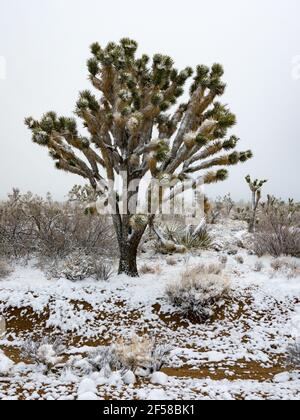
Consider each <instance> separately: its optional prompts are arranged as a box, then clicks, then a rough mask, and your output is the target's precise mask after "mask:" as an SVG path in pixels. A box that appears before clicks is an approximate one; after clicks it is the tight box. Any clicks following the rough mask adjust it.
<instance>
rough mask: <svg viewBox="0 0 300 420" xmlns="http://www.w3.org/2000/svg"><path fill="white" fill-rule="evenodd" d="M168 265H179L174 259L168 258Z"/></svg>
mask: <svg viewBox="0 0 300 420" xmlns="http://www.w3.org/2000/svg"><path fill="white" fill-rule="evenodd" d="M166 263H167V264H168V265H171V266H175V265H177V260H176V258H174V257H167V258H166Z"/></svg>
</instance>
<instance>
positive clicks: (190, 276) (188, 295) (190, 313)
mask: <svg viewBox="0 0 300 420" xmlns="http://www.w3.org/2000/svg"><path fill="white" fill-rule="evenodd" d="M222 270H223V266H222V265H220V264H212V265H209V266H204V265H198V266H194V267H191V268H187V269H186V270H185V271H184V272H183V273H182V275H181V278H180V280H179V281H177V282H175V283H171V284H170V285H169V286H168V287H167V290H166V293H167V296H168V298H169V301H170V302H171V304H172V305H174V306H176V307H177V308H179V309H180V312H181V313H182V314H183V315H184V316H186V317H187V318H191V319H196V320H197V321H200V322H205V321H207V320H208V319H209V318H210V317H211V316H212V315H213V314H214V312H215V311H216V309H217V308H218V307H220V306H222V305H223V304H224V298H225V297H226V296H227V294H228V292H229V289H230V283H229V280H228V279H227V278H226V277H225V276H224V275H223V273H222Z"/></svg>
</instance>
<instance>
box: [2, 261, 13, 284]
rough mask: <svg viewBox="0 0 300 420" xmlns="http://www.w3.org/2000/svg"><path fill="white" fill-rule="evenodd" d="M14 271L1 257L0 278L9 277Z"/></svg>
mask: <svg viewBox="0 0 300 420" xmlns="http://www.w3.org/2000/svg"><path fill="white" fill-rule="evenodd" d="M11 272H12V269H11V267H10V266H9V265H8V263H7V262H6V261H5V260H3V259H0V280H1V279H4V278H6V277H8V276H9V275H10V274H11Z"/></svg>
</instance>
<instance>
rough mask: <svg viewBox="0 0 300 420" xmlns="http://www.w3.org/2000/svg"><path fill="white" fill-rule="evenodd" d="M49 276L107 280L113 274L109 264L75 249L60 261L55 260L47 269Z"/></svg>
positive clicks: (78, 279) (68, 278)
mask: <svg viewBox="0 0 300 420" xmlns="http://www.w3.org/2000/svg"><path fill="white" fill-rule="evenodd" d="M47 274H48V277H50V278H57V279H59V278H65V279H67V280H70V281H74V282H76V281H81V280H85V279H88V278H94V279H96V280H105V281H107V280H109V278H110V277H111V276H112V275H113V270H112V268H111V264H108V263H106V262H105V261H101V260H99V259H97V258H96V257H93V256H90V255H87V254H86V253H85V252H84V251H83V250H77V251H74V252H73V253H71V254H70V255H68V256H67V257H66V258H64V259H63V260H61V261H56V262H55V263H53V264H52V265H51V266H50V267H49V268H48V270H47Z"/></svg>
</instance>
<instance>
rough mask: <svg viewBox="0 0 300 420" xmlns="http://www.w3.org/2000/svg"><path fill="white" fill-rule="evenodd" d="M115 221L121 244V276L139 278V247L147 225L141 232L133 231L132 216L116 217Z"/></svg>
mask: <svg viewBox="0 0 300 420" xmlns="http://www.w3.org/2000/svg"><path fill="white" fill-rule="evenodd" d="M113 220H114V226H115V231H116V233H117V238H118V244H119V253H120V261H119V274H127V275H128V276H130V277H138V275H139V274H138V269H137V253H138V247H139V244H140V242H141V239H142V237H143V235H144V233H145V230H146V228H147V224H145V225H144V226H143V227H142V228H141V229H139V230H133V229H132V227H131V225H130V216H128V215H123V217H122V216H121V215H116V216H114V218H113Z"/></svg>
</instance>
